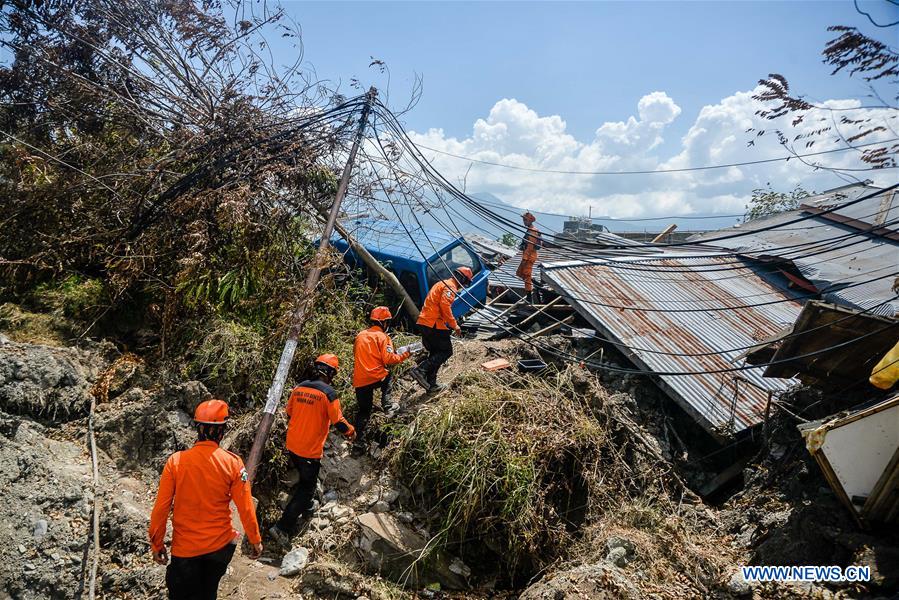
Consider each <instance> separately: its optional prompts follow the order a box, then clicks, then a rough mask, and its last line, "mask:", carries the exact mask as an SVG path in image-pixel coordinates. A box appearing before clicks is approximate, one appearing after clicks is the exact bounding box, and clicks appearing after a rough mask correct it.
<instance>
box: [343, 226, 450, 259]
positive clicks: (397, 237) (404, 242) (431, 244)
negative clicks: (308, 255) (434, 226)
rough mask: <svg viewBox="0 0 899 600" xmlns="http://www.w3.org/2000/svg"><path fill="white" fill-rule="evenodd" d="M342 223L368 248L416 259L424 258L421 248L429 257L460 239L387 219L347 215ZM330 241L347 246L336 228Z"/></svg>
mask: <svg viewBox="0 0 899 600" xmlns="http://www.w3.org/2000/svg"><path fill="white" fill-rule="evenodd" d="M341 223H342V224H343V226H344V227H346V228H347V229H348V230H349V231H350V233H352V234H353V237H355V238H356V241H358V242H359V243H360V244H362V245H363V246H365V247H366V248H368V250H369V251H377V252H378V253H381V254H388V255H391V256H396V257H399V258H407V259H410V260H415V261H421V260H423V259H422V257H421V252H423V253H424V254H425V255H427V256H428V257H429V258H430V257H431V256H433V255H434V254H436V253H437V252H439V251H440V250H442V249H443V248H445V247H446V246H448V245H449V244H450V243H452V242H454V241H456V239H458V238H455V237H453V236H451V235H448V234H447V233H446V232H445V231H443V232H441V231H435V230H431V229H423V228H421V227H416V226H412V225H406V227H407V228H408V230H409V232H408V233H407V231H406V228H404V227H403V225H402V224H401V223H398V222H396V221H387V220H384V219H375V218H361V219H352V220H349V219H348V220H344V221H342V222H341ZM410 233H411V234H412V235H411V237H410V235H409V234H410ZM331 242H332V243H334V244H336V245H337V246H338V247H341V248H345V247H346V243H345V242H344V241H343V238H341V237H340V236H339V235H338V234H337V233H336V232H335V233H334V235H332V236H331ZM416 244H418V247H419V248H421V252H419V250H418V248H416ZM435 248H436V249H437V250H436V251H435V250H434V249H435Z"/></svg>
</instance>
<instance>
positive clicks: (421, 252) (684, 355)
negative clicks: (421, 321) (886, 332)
mask: <svg viewBox="0 0 899 600" xmlns="http://www.w3.org/2000/svg"><path fill="white" fill-rule="evenodd" d="M373 127H375V128H376V127H377V126H376V124H373ZM378 143H379V145H380V141H379V142H378ZM381 148H382V150H383V146H381ZM379 184H380V185H381V188H382V190H383V191H384V193H385V194H386V195H387V196H388V199H389V193H388V192H387V190H386V188H385V187H384V185H383V182H382V181H381V180H380V179H379ZM398 184H399V185H400V188H401V189H402V188H403V184H402V182H401V181H398ZM404 195H405V192H404ZM388 203H389V204H390V206H391V208H392V209H393V211H394V214H395V215H396V217H397V219H398V221H399V223H400V225H401V226H402V227H403V229H404V230H405V231H406V234H407V236H408V237H409V238H410V240H411V241H412V243H413V245H414V246H415V248H416V250H417V251H418V253H419V254H420V255H421V256H422V258H423V260H424V261H425V262H426V263H427V264H428V266H429V267H430V268H433V265H432V264H431V260H430V259H429V258H428V256H429V255H426V254H425V253H424V251H423V250H422V249H421V247H420V246H419V245H418V242H417V241H416V240H415V238H414V236H412V234H411V232H410V231H409V229H408V227H407V226H406V225H405V223H404V222H403V220H402V218H401V217H400V215H399V212H398V211H397V210H396V207H395V205H394V203H393V202H388ZM448 216H449V215H448ZM412 217H413V218H414V219H415V221H416V223H418V226H419V229H420V230H421V231H422V233H423V234H424V235H425V239H427V240H428V242H429V244H430V245H431V247H432V249H433V252H434V254H436V255H437V258H438V260H440V261H441V262H442V263H443V266H444V268H445V269H447V271H448V272H450V273H451V272H452V269H451V268H450V267H449V265H447V264H446V262H445V260H444V258H443V256H441V255H440V254H438V251H439V249H438V248H437V247H436V246H435V245H434V243H433V242H432V241H431V240H430V237H429V236H428V235H427V230H425V229H424V227H423V226H422V224H421V222H420V221H419V220H418V217H417V215H416V214H415V212H414V211H413V212H412ZM447 232H448V233H450V232H449V231H448V230H447ZM460 299H461V300H463V302H465V304H467V305H468V307H469V308H470V309H477V308H479V307H477V306H474V305H472V304H471V303H470V302H468V301H467V300H466V299H465V298H464V297H463V298H460ZM885 303H886V302H884V303H881V305H882V304H885ZM480 304H482V303H480ZM482 305H483V304H482ZM878 306H880V305H878ZM874 308H876V307H870V308H868V309H865V310H863V311H861V314H863V313H865V312H868V311H870V310H873V309H874ZM551 318H552V317H551ZM847 318H848V317H847ZM554 320H556V321H557V322H558V320H557V319H554ZM493 322H494V324H496V325H497V326H498V327H500V328H501V329H503V330H504V331H506V332H507V333H510V334H511V335H514V336H516V337H518V338H519V339H521V338H522V336H523V335H527V334H526V332H524V331H522V330H520V329H518V328H517V327H514V326H513V327H514V328H515V329H516V330H518V332H519V333H515V332H513V331H510V330H509V328H507V327H505V326H503V325H502V324H499V323H496V321H493ZM828 326H829V325H828ZM892 326H893V324H891V325H889V326H888V327H892ZM804 333H808V332H802V333H800V334H804ZM800 334H791V335H788V336H784V338H787V337H792V336H793V335H800ZM598 339H600V340H601V341H604V342H610V340H605V339H603V338H598ZM524 341H528V340H524ZM611 343H613V344H614V345H616V346H620V347H623V348H626V349H629V350H632V351H648V352H652V353H656V354H666V355H671V356H682V357H687V356H708V355H723V354H725V353H730V352H734V351H735V350H737V349H731V350H727V351H716V352H711V353H696V354H687V353H671V352H662V351H652V350H643V349H638V348H633V347H630V346H627V345H626V344H620V343H615V342H611ZM757 345H758V344H754V345H752V346H748V347H746V348H739V350H744V349H748V348H752V347H755V346H757ZM575 358H577V357H575ZM795 358H796V357H793V358H792V359H791V360H795ZM581 362H583V361H581ZM772 364H773V363H772ZM761 366H764V365H753V366H751V367H745V368H741V369H744V370H748V369H750V368H759V367H761ZM640 372H641V373H646V372H645V371H640ZM719 372H720V371H719ZM710 373H711V371H710ZM655 374H660V373H658V372H656V373H655ZM696 374H699V373H696Z"/></svg>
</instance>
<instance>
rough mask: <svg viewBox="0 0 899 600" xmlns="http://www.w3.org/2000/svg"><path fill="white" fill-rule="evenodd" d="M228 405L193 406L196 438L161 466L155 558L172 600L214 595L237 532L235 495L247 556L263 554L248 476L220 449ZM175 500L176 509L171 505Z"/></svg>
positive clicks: (155, 516) (154, 518) (217, 402)
mask: <svg viewBox="0 0 899 600" xmlns="http://www.w3.org/2000/svg"><path fill="white" fill-rule="evenodd" d="M227 420H228V405H227V404H225V402H223V401H222V400H207V401H205V402H201V403H200V404H199V406H197V409H196V410H195V411H194V423H195V424H196V427H197V442H196V443H195V444H194V445H193V447H192V448H190V449H189V450H183V451H181V452H175V453H174V454H173V455H171V456H170V457H169V459H168V460H167V461H166V463H165V467H163V469H162V477H161V478H160V480H159V491H158V492H157V493H156V504H155V505H154V506H153V512H152V514H151V516H150V546H151V549H152V551H153V560H155V561H156V562H157V563H159V564H162V565H164V564H166V562H168V567H167V568H166V574H165V582H166V587H167V588H168V595H169V599H170V600H180V599H191V600H193V599H196V598H212V599H214V598H216V596H217V595H218V585H219V580H221V578H222V576H223V575H224V574H225V571H226V570H227V568H228V563H229V562H231V557H232V556H233V555H234V549H235V548H236V545H237V542H238V540H239V539H240V534H239V533H237V532H236V531H234V529H233V528H232V527H231V506H230V502H231V501H232V500H233V501H234V504H235V505H236V506H237V512H238V514H239V515H240V521H241V523H243V527H244V531H245V532H246V535H247V539H248V541H249V543H250V552H249V556H250V557H251V558H253V559H255V558H259V555H260V554H262V537H261V536H260V535H259V523H258V522H257V521H256V509H255V507H254V506H253V496H252V493H251V492H250V482H249V478H248V477H247V471H246V469H245V468H244V464H243V461H242V460H241V459H240V457H239V456H237V455H236V454H233V453H231V452H228V451H227V450H223V449H221V448H220V447H219V442H221V440H222V436H224V434H225V427H226V425H225V423H226V421H227ZM173 505H174V510H173V509H172V506H173ZM170 512H171V513H172V558H171V561H170V562H169V561H168V553H167V552H166V549H165V543H164V540H165V526H166V521H167V520H168V518H169V513H170Z"/></svg>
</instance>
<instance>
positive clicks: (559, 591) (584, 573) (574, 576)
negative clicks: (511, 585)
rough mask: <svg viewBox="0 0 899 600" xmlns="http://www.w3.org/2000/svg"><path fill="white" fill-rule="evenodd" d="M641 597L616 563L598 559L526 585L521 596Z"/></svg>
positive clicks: (559, 599) (530, 599)
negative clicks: (592, 563) (590, 563)
mask: <svg viewBox="0 0 899 600" xmlns="http://www.w3.org/2000/svg"><path fill="white" fill-rule="evenodd" d="M642 597H643V595H642V594H641V593H640V592H639V591H638V590H637V588H636V587H634V584H633V583H631V581H630V580H629V579H628V577H627V575H625V574H624V573H623V572H622V571H621V570H620V569H618V568H617V567H616V566H615V565H611V564H608V563H599V564H595V565H584V566H581V567H575V568H574V569H571V570H569V571H561V572H558V573H556V574H555V575H553V576H552V577H549V578H547V579H546V580H544V581H541V582H539V583H535V584H534V585H532V586H531V587H529V588H528V589H526V590H525V591H524V593H523V594H522V595H521V596H520V600H569V599H570V600H574V599H580V598H591V599H594V600H640V599H641V598H642Z"/></svg>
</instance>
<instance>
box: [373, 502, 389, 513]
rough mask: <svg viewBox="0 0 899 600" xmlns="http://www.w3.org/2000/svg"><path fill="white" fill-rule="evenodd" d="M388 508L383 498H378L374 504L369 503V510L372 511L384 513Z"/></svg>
mask: <svg viewBox="0 0 899 600" xmlns="http://www.w3.org/2000/svg"><path fill="white" fill-rule="evenodd" d="M389 510H390V505H389V504H387V502H385V501H384V500H378V501H377V502H375V503H374V504H372V505H371V512H373V513H386V512H387V511H389Z"/></svg>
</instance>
